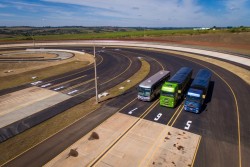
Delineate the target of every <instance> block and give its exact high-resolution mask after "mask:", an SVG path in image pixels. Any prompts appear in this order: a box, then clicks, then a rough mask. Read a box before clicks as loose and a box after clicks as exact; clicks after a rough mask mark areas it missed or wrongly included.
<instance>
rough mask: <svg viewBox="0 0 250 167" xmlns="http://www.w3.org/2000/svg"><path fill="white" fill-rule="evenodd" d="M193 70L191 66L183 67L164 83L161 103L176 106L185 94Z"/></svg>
mask: <svg viewBox="0 0 250 167" xmlns="http://www.w3.org/2000/svg"><path fill="white" fill-rule="evenodd" d="M192 73H193V70H192V68H189V67H182V68H181V69H180V70H179V71H177V72H176V73H175V75H174V76H173V77H171V78H170V79H169V80H168V81H167V82H165V83H164V84H163V85H162V88H161V95H160V105H161V106H166V107H172V108H174V107H175V106H176V104H177V102H178V100H179V99H181V98H182V97H183V96H184V93H185V91H186V90H187V88H188V85H189V83H190V81H191V77H192Z"/></svg>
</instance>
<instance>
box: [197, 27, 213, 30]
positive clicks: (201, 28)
mask: <svg viewBox="0 0 250 167" xmlns="http://www.w3.org/2000/svg"><path fill="white" fill-rule="evenodd" d="M209 29H210V28H205V27H198V28H193V30H209Z"/></svg>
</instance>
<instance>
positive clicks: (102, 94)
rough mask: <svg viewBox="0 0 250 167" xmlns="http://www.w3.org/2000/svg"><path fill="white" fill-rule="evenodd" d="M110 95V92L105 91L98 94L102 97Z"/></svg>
mask: <svg viewBox="0 0 250 167" xmlns="http://www.w3.org/2000/svg"><path fill="white" fill-rule="evenodd" d="M108 95H109V93H108V92H103V93H101V94H99V95H98V98H101V97H103V96H104V97H106V96H108Z"/></svg>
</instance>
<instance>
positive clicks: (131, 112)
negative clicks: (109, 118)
mask: <svg viewBox="0 0 250 167" xmlns="http://www.w3.org/2000/svg"><path fill="white" fill-rule="evenodd" d="M137 109H138V108H134V109H133V110H131V111H129V112H128V114H130V115H131V114H133V111H135V110H137Z"/></svg>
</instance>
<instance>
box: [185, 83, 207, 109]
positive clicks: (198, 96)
mask: <svg viewBox="0 0 250 167" xmlns="http://www.w3.org/2000/svg"><path fill="white" fill-rule="evenodd" d="M203 101H204V99H203V92H202V90H198V89H193V88H190V89H189V90H188V92H187V95H186V100H185V103H184V110H185V111H189V112H194V113H199V111H200V110H201V107H202V104H203Z"/></svg>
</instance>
